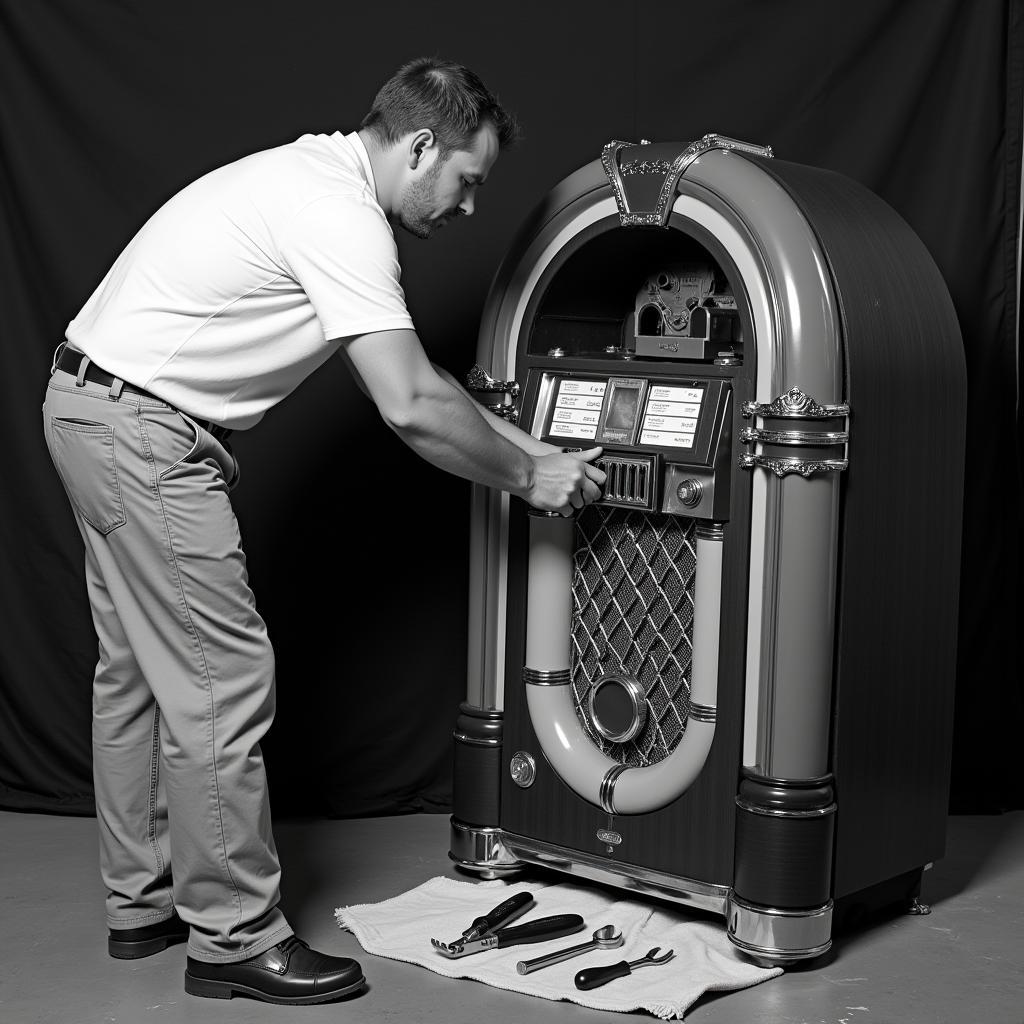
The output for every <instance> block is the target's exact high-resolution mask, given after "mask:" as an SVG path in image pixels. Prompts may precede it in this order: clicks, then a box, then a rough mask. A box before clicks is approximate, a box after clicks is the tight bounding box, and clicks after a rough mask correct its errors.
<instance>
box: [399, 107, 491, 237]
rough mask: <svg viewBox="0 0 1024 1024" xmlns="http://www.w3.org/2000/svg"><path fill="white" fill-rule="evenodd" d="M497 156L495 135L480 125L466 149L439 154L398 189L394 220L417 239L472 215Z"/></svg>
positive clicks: (485, 126)
mask: <svg viewBox="0 0 1024 1024" xmlns="http://www.w3.org/2000/svg"><path fill="white" fill-rule="evenodd" d="M497 159H498V136H497V133H496V132H495V130H494V128H493V127H492V126H491V125H490V124H484V125H482V126H481V128H480V129H479V131H477V133H476V135H474V136H473V139H472V142H471V144H470V146H469V149H457V150H454V151H452V152H449V153H448V156H447V158H442V157H441V156H440V155H438V156H437V157H435V159H434V161H433V162H432V163H431V164H430V165H429V166H428V167H425V168H424V169H423V170H422V171H420V173H419V176H418V177H416V178H414V179H413V180H412V181H410V182H409V183H408V184H407V185H406V186H405V188H404V190H403V191H402V206H401V210H400V211H399V216H398V223H399V224H401V226H402V227H403V228H405V230H406V231H408V232H409V233H410V234H413V235H415V236H416V237H417V238H429V237H430V236H431V235H432V234H433V233H434V231H435V230H436V229H437V228H439V227H443V226H444V225H445V224H447V223H448V221H450V220H452V219H453V218H454V217H458V216H460V215H462V216H467V217H468V216H469V215H470V214H472V212H473V209H474V205H475V200H476V190H477V187H478V186H479V185H481V184H482V183H483V181H484V179H485V178H486V177H487V174H488V173H489V171H490V169H491V167H492V166H494V161H495V160H497Z"/></svg>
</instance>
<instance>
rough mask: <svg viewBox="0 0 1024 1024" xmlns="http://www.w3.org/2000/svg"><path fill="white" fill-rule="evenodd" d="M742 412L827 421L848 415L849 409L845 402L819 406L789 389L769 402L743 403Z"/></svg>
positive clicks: (794, 389) (810, 399) (752, 414)
mask: <svg viewBox="0 0 1024 1024" xmlns="http://www.w3.org/2000/svg"><path fill="white" fill-rule="evenodd" d="M742 411H743V415H744V416H767V417H774V418H778V419H801V420H829V419H833V418H835V417H836V416H849V415H850V407H849V405H847V403H846V402H842V403H839V404H837V405H820V404H819V403H818V402H816V401H815V400H814V399H813V398H811V396H810V395H806V394H804V392H803V391H801V390H800V388H798V387H792V388H790V389H789V390H788V391H787V392H786V393H785V394H784V395H779V396H778V398H776V399H774V401H771V402H767V403H764V402H760V403H759V402H744V403H743V410H742Z"/></svg>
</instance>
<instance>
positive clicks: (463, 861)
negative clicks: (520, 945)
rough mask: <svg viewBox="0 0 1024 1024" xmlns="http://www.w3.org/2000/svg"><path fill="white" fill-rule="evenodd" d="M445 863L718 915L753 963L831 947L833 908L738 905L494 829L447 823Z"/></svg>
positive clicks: (720, 893) (797, 958) (703, 887)
mask: <svg viewBox="0 0 1024 1024" xmlns="http://www.w3.org/2000/svg"><path fill="white" fill-rule="evenodd" d="M448 856H449V857H450V858H451V859H452V860H453V861H454V862H455V863H456V864H457V865H458V866H459V867H460V868H461V869H462V870H464V871H468V872H471V873H473V874H476V875H479V876H480V877H482V878H487V879H492V878H500V877H504V876H506V875H511V874H515V873H517V872H519V871H522V870H524V869H526V868H529V867H539V868H546V869H549V870H552V871H559V872H562V873H564V874H568V875H572V876H574V877H577V878H584V879H586V880H587V881H590V882H598V883H600V884H603V885H612V886H615V887H616V888H618V889H624V890H627V891H630V892H636V893H640V894H641V895H643V896H647V897H650V896H654V897H657V898H658V899H662V900H667V901H669V902H671V903H676V904H679V905H681V906H684V907H689V908H691V909H695V910H702V911H708V912H710V913H713V914H718V915H720V916H721V917H724V918H725V920H726V931H727V934H728V937H729V941H730V942H732V944H733V945H734V946H736V948H737V949H739V950H740V951H741V952H742V953H743V954H744V955H745V956H747V957H749V958H750V959H751V960H753V961H754V962H755V963H758V964H760V965H762V966H768V967H785V966H790V965H793V964H797V963H802V962H804V961H808V960H814V959H816V958H817V957H820V956H822V955H823V954H825V953H827V952H828V950H829V949H830V948H831V946H832V937H831V936H832V911H833V906H832V901H831V900H829V901H828V902H826V903H825V904H823V905H822V906H820V907H810V908H807V909H802V910H780V909H777V908H773V907H762V906H757V905H755V904H752V903H749V902H747V901H745V900H742V899H740V898H739V897H737V896H736V894H735V893H734V892H733V891H732V889H731V888H729V887H728V886H724V885H714V884H712V883H709V882H701V881H697V880H696V879H692V878H682V877H679V876H675V875H668V874H665V873H663V872H659V871H653V870H651V869H649V868H644V867H640V866H639V865H636V864H624V863H619V862H616V863H612V862H610V861H607V860H604V859H602V858H599V857H593V856H590V855H588V854H586V853H582V852H580V851H579V850H569V849H566V848H564V847H561V846H556V845H554V844H552V843H543V842H540V841H538V840H536V839H529V838H527V837H525V836H519V835H514V834H512V833H509V832H505V831H504V830H502V829H500V828H477V827H474V826H471V825H466V824H464V823H462V822H460V821H457V820H456V819H454V818H453V819H452V822H451V847H450V852H449V854H448Z"/></svg>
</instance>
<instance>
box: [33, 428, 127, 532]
mask: <svg viewBox="0 0 1024 1024" xmlns="http://www.w3.org/2000/svg"><path fill="white" fill-rule="evenodd" d="M49 440H50V455H51V456H52V457H53V464H54V466H55V467H56V469H57V473H58V475H59V476H60V479H61V483H63V484H64V490H66V491H67V492H68V497H69V498H70V499H71V504H72V505H74V507H75V509H76V510H77V511H78V513H79V515H81V517H82V518H83V519H84V520H85V521H86V522H87V523H88V524H89V525H90V526H92V527H94V528H95V529H97V530H99V531H100V533H104V534H105V533H110V532H111V530H116V529H117V527H119V526H123V525H124V523H125V522H127V517H126V516H125V513H124V504H123V502H122V501H121V485H120V483H119V482H118V479H117V458H116V456H115V453H114V428H113V427H112V426H110V425H108V424H106V423H96V422H94V421H92V420H77V419H65V418H63V417H60V416H52V417H51V418H50V439H49Z"/></svg>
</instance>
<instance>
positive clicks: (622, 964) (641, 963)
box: [575, 946, 676, 990]
mask: <svg viewBox="0 0 1024 1024" xmlns="http://www.w3.org/2000/svg"><path fill="white" fill-rule="evenodd" d="M659 953H661V946H655V947H654V949H651V950H648V952H647V955H646V956H642V957H641V958H640V959H639V960H631V961H629V962H628V963H627V962H626V961H625V960H621V961H619V963H617V964H612V965H611V967H587V968H585V969H584V970H582V971H580V972H579V973H578V974H577V975H576V979H575V981H576V987H577V988H578V989H583V990H585V989H590V988H597V987H598V986H599V985H607V984H608V982H609V981H614V980H615V979H616V978H624V977H626V975H627V974H632V973H633V972H634V971H635V970H636V969H637V968H638V967H657V966H659V965H660V964H667V963H668V962H669V960H671V959H672V958H673V957H674V956H675V955H676V954H675V950H672V949H670V950H669V951H668V952H667V953H664V954H662V955H661V956H658V954H659Z"/></svg>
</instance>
